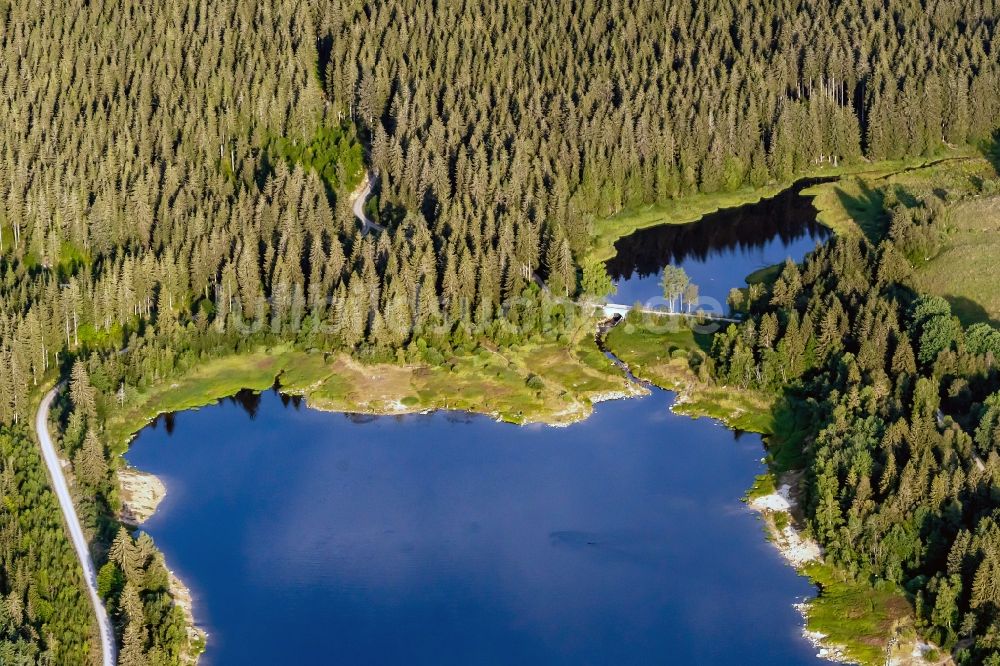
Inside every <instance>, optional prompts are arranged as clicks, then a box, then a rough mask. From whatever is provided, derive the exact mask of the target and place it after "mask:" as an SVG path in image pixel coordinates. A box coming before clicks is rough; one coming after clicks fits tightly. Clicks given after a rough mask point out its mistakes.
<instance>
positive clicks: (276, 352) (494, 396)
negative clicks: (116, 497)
mask: <svg viewBox="0 0 1000 666" xmlns="http://www.w3.org/2000/svg"><path fill="white" fill-rule="evenodd" d="M276 378H277V379H278V381H279V383H280V386H281V388H282V390H283V391H285V392H287V393H291V394H296V395H302V396H304V397H305V398H306V400H307V401H308V403H309V404H310V405H311V406H313V407H317V408H320V409H326V410H331V411H344V412H364V413H374V414H382V413H400V412H417V411H423V410H426V409H455V410H464V411H470V412H477V413H486V414H492V415H496V416H498V417H500V418H502V419H504V420H507V421H511V422H515V423H524V422H547V423H566V422H570V421H575V420H579V419H581V418H584V417H586V416H588V415H589V414H590V412H591V410H592V399H594V398H596V397H598V396H599V395H602V394H606V393H609V392H622V391H624V390H625V389H626V381H625V379H624V377H623V376H622V374H621V373H620V371H618V369H617V368H615V367H614V366H613V365H612V364H611V363H610V362H608V361H607V359H605V358H604V356H603V355H602V354H601V353H600V351H599V350H598V349H597V347H596V346H595V345H594V342H593V339H592V337H590V336H584V337H581V338H579V339H578V340H577V341H576V342H574V343H571V344H568V345H567V344H564V343H555V342H545V343H535V344H530V345H524V346H521V347H516V348H510V349H508V348H504V349H502V350H501V349H494V350H491V349H488V348H481V349H479V350H477V351H476V352H475V353H471V354H461V355H456V356H453V357H450V358H448V359H446V362H445V363H443V364H428V363H422V362H413V363H407V364H388V363H379V364H368V365H366V364H362V363H361V362H359V361H357V360H356V359H353V358H351V357H349V356H346V355H344V354H328V353H323V352H306V351H298V350H292V349H290V348H287V347H277V348H273V349H260V350H257V351H255V352H252V353H245V354H238V355H232V356H227V357H223V358H216V359H206V360H204V361H203V362H199V363H197V364H196V365H194V367H192V368H191V369H190V370H188V371H187V372H184V373H181V374H179V375H178V376H176V377H173V378H171V379H169V380H167V381H164V382H160V383H159V384H156V385H154V386H153V387H150V388H148V389H145V390H141V391H139V392H137V393H134V394H131V395H130V397H129V399H128V402H127V403H126V404H125V406H124V408H121V409H118V408H116V409H114V410H112V414H111V416H110V417H109V418H108V420H107V422H106V428H107V431H108V440H109V442H110V443H111V446H112V447H113V448H114V450H115V451H116V452H119V453H122V452H124V451H125V449H126V448H127V443H128V440H129V439H130V438H131V436H132V435H133V434H134V433H135V432H137V431H138V430H140V429H141V428H142V427H143V426H145V425H146V424H147V423H148V422H149V421H150V420H151V419H153V418H154V417H156V416H157V415H158V414H162V413H165V412H177V411H182V410H186V409H192V408H196V407H200V406H203V405H207V404H211V403H212V402H215V401H216V400H219V399H221V398H224V397H227V396H230V395H233V394H235V393H237V392H238V391H240V390H241V389H251V390H257V391H261V390H265V389H267V388H270V387H271V386H272V385H274V382H275V379H276Z"/></svg>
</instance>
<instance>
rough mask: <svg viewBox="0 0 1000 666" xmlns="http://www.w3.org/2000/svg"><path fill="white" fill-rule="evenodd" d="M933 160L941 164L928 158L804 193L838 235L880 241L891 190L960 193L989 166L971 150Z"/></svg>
mask: <svg viewBox="0 0 1000 666" xmlns="http://www.w3.org/2000/svg"><path fill="white" fill-rule="evenodd" d="M932 161H933V162H940V163H938V164H933V165H927V166H924V167H922V166H921V165H922V164H924V165H926V164H927V162H928V160H924V161H923V162H913V163H910V164H894V165H892V166H882V167H880V168H878V169H872V170H870V171H867V172H864V173H858V174H854V175H853V177H851V178H842V179H840V180H838V181H835V182H832V183H821V184H819V185H813V186H812V187H810V188H807V189H805V190H803V191H802V194H804V195H806V196H812V197H813V205H814V206H815V207H816V210H817V211H818V214H817V216H816V219H817V220H819V222H820V223H822V224H825V225H826V226H828V227H830V228H831V229H832V230H833V231H834V232H835V233H837V234H839V235H846V236H849V235H859V234H864V235H866V236H867V237H868V238H869V239H871V240H878V239H880V238H881V237H882V236H883V234H884V233H885V231H886V225H887V223H888V217H887V216H886V215H885V209H884V203H885V193H886V191H887V190H888V189H889V188H892V189H894V190H895V191H896V192H897V193H900V194H903V193H904V192H907V191H908V192H910V193H911V194H912V193H928V194H935V193H936V194H940V193H941V192H946V191H948V190H949V189H950V190H952V191H958V190H961V189H965V188H967V187H968V184H969V183H970V178H975V177H980V176H981V175H982V174H983V171H984V168H986V169H988V168H989V163H988V162H987V161H986V160H984V159H983V158H982V156H981V155H979V154H978V153H974V152H972V150H971V149H968V150H963V151H959V152H955V153H953V154H949V155H946V156H942V157H940V158H937V159H936V160H932ZM904 196H905V194H904Z"/></svg>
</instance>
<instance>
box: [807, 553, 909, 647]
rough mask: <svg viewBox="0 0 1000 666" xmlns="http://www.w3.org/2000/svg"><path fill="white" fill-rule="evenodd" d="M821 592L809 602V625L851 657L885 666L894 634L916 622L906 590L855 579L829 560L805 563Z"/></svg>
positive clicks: (811, 629) (884, 583) (882, 583)
mask: <svg viewBox="0 0 1000 666" xmlns="http://www.w3.org/2000/svg"><path fill="white" fill-rule="evenodd" d="M804 571H805V573H806V575H807V576H809V579H810V580H811V581H812V582H813V583H815V584H816V585H817V586H818V587H819V588H820V595H819V596H818V597H817V598H816V599H814V600H812V601H810V602H809V607H808V609H807V611H806V620H807V625H806V626H807V629H808V630H809V631H817V632H820V633H822V634H824V635H825V636H827V638H826V639H824V642H828V643H830V644H834V645H841V646H843V647H844V653H845V654H846V656H847V657H849V658H850V659H851V660H854V661H857V662H859V663H861V664H871V665H872V666H876V665H878V666H881V664H883V663H885V651H886V646H887V645H888V643H889V641H890V639H891V637H893V636H894V635H897V634H900V633H904V629H905V628H906V627H907V626H909V625H911V624H912V615H913V609H912V608H911V607H910V603H909V602H908V601H907V600H906V597H905V596H904V594H903V592H902V591H901V590H899V589H898V588H897V587H896V586H894V585H892V584H890V583H887V582H885V581H882V582H879V583H877V584H875V585H872V584H870V583H868V582H865V581H852V580H850V579H848V578H847V577H845V576H843V575H842V574H840V573H839V572H838V571H837V570H836V569H834V568H833V567H831V566H828V565H825V564H812V565H809V566H807V567H805V570H804Z"/></svg>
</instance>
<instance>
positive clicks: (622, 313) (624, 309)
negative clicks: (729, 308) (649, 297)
mask: <svg viewBox="0 0 1000 666" xmlns="http://www.w3.org/2000/svg"><path fill="white" fill-rule="evenodd" d="M581 305H584V304H583V303H581ZM587 305H590V306H591V307H593V308H594V309H599V310H601V311H603V312H604V316H606V317H608V318H609V319H610V318H612V317H614V316H616V315H617V316H618V317H621V318H623V319H624V318H625V317H626V316H628V313H629V312H632V311H633V310H632V306H630V305H624V304H622V303H589V304H587ZM636 312H640V313H642V314H648V315H653V316H654V317H701V318H703V319H711V320H712V321H727V322H731V323H733V324H738V323H740V321H741V320H740V319H737V318H735V317H724V316H722V315H716V314H711V313H708V312H671V311H669V310H660V309H657V308H647V307H640V308H639V309H638V310H636Z"/></svg>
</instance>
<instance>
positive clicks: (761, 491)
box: [744, 473, 777, 502]
mask: <svg viewBox="0 0 1000 666" xmlns="http://www.w3.org/2000/svg"><path fill="white" fill-rule="evenodd" d="M775 491H777V487H776V486H775V483H774V475H773V474H770V473H765V474H758V475H757V477H756V478H755V479H754V480H753V485H752V486H750V490H748V491H747V494H746V497H745V498H744V499H745V500H746V501H748V502H749V501H751V500H755V499H757V498H758V497H764V496H766V495H770V494H772V493H774V492H775Z"/></svg>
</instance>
